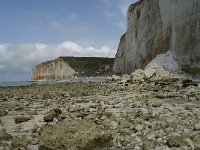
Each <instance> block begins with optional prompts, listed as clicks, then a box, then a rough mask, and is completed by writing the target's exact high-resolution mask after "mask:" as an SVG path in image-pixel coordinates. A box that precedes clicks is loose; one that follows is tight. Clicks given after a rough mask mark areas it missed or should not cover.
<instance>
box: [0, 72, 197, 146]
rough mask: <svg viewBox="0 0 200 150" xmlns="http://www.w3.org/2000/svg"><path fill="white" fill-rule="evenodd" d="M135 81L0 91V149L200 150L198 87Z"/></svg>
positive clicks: (168, 80)
mask: <svg viewBox="0 0 200 150" xmlns="http://www.w3.org/2000/svg"><path fill="white" fill-rule="evenodd" d="M137 77H138V76H136V75H131V76H130V75H124V76H123V77H122V78H120V77H117V76H112V77H109V78H108V79H107V80H106V81H104V82H85V83H84V82H76V83H58V84H53V85H49V84H45V85H37V84H33V85H29V86H21V87H1V88H0V103H1V106H0V107H1V108H0V149H1V150H9V149H15V150H17V149H21V150H23V149H24V150H26V149H28V150H38V149H39V150H59V149H60V150H67V149H69V150H75V149H77V150H78V149H81V150H93V149H97V150H98V149H102V150H103V149H105V150H107V149H111V150H116V149H119V150H121V149H136V150H140V149H144V150H149V149H157V150H161V149H171V150H179V149H180V150H198V149H200V109H199V108H200V84H199V82H198V81H194V80H191V79H188V78H175V77H162V78H161V77H160V78H158V77H155V76H154V77H152V78H149V79H146V78H140V79H139V78H137Z"/></svg>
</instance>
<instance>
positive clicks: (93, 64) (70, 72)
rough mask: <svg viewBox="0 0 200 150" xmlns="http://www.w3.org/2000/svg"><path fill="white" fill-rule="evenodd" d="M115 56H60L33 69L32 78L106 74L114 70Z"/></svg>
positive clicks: (49, 78)
mask: <svg viewBox="0 0 200 150" xmlns="http://www.w3.org/2000/svg"><path fill="white" fill-rule="evenodd" d="M113 62H114V58H100V57H59V58H57V59H55V60H52V61H47V62H43V63H41V64H39V65H37V66H36V67H35V68H34V69H33V70H32V80H62V79H66V78H71V77H74V76H104V75H108V74H110V73H111V71H112V67H113Z"/></svg>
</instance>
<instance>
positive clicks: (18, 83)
mask: <svg viewBox="0 0 200 150" xmlns="http://www.w3.org/2000/svg"><path fill="white" fill-rule="evenodd" d="M104 81H106V77H80V78H73V79H65V80H40V81H16V82H0V87H16V86H28V85H32V84H38V85H44V84H57V83H73V82H74V83H75V82H104Z"/></svg>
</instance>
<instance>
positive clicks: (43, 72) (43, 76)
mask: <svg viewBox="0 0 200 150" xmlns="http://www.w3.org/2000/svg"><path fill="white" fill-rule="evenodd" d="M74 74H75V70H74V69H72V68H71V67H70V66H69V64H68V63H67V62H65V61H63V59H60V58H58V59H56V60H53V61H48V62H45V63H42V64H39V65H37V66H36V67H35V68H34V69H33V71H32V80H48V79H52V80H55V79H56V80H59V79H65V78H67V77H72V76H73V75H74Z"/></svg>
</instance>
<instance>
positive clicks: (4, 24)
mask: <svg viewBox="0 0 200 150" xmlns="http://www.w3.org/2000/svg"><path fill="white" fill-rule="evenodd" d="M135 1H136V0H0V19H1V21H0V82H8V81H27V80H30V79H31V70H32V69H33V68H34V66H36V65H37V64H39V63H41V62H44V61H47V60H52V59H55V58H57V57H59V56H96V57H114V56H115V53H116V51H117V47H118V43H119V40H120V37H121V35H122V34H123V33H125V32H126V26H127V25H126V24H127V15H126V13H127V9H128V7H129V5H130V4H132V3H134V2H135Z"/></svg>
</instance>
